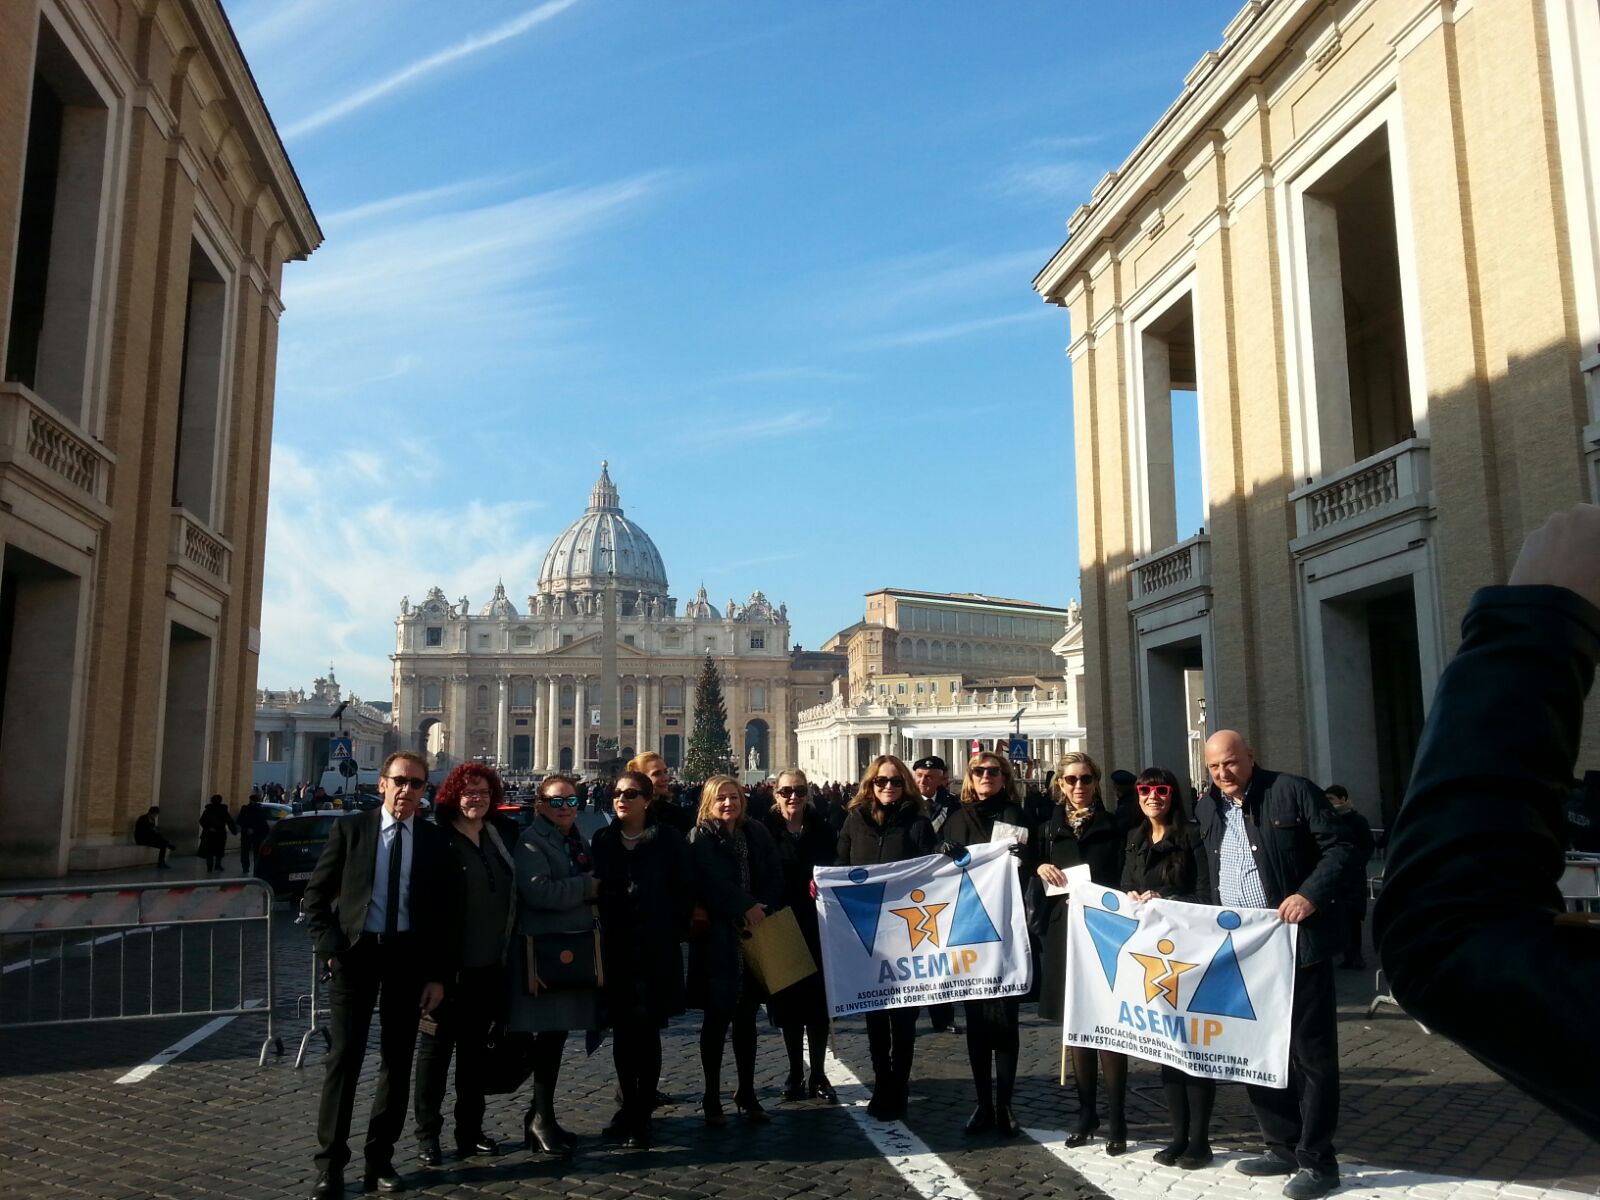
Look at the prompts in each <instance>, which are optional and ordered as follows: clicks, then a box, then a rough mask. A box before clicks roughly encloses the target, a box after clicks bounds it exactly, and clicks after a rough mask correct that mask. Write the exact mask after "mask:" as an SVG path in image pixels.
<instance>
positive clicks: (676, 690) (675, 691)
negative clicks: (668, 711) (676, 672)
mask: <svg viewBox="0 0 1600 1200" xmlns="http://www.w3.org/2000/svg"><path fill="white" fill-rule="evenodd" d="M666 705H667V707H668V708H682V707H683V687H682V686H681V685H679V684H676V683H669V684H667V700H666Z"/></svg>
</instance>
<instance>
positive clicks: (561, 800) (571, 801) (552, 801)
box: [541, 796, 578, 808]
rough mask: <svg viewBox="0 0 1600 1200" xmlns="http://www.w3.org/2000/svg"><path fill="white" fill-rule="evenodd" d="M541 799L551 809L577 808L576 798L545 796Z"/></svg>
mask: <svg viewBox="0 0 1600 1200" xmlns="http://www.w3.org/2000/svg"><path fill="white" fill-rule="evenodd" d="M541 799H542V800H543V801H544V802H545V803H546V804H548V805H549V806H550V807H551V808H577V807H578V798H577V797H576V796H543V797H541Z"/></svg>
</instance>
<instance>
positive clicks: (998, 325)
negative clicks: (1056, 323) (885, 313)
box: [862, 308, 1050, 349]
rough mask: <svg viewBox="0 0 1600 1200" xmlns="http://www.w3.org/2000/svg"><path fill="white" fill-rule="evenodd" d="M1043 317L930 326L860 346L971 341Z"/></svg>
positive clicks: (1023, 315) (1037, 314)
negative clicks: (964, 339)
mask: <svg viewBox="0 0 1600 1200" xmlns="http://www.w3.org/2000/svg"><path fill="white" fill-rule="evenodd" d="M1041 314H1042V315H1044V316H1049V315H1050V310H1049V309H1046V308H1041V309H1039V311H1038V312H1034V311H1031V310H1030V311H1027V312H1019V313H1009V314H1007V315H1006V316H1001V317H978V318H975V319H973V320H970V321H953V322H951V323H950V324H948V325H932V326H928V327H926V328H922V329H908V330H905V331H904V332H901V333H891V334H885V335H884V336H883V337H877V338H870V339H868V340H867V341H865V342H863V343H862V345H863V346H864V347H867V348H876V349H892V348H896V347H901V346H927V345H931V344H932V343H934V342H949V341H954V340H955V339H956V338H964V337H970V336H971V335H972V334H975V333H983V332H986V331H987V330H991V329H1003V328H1005V327H1006V326H1008V325H1020V324H1022V323H1023V322H1025V321H1035V320H1038V319H1039V317H1040V316H1041Z"/></svg>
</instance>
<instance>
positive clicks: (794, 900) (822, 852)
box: [764, 770, 839, 1104]
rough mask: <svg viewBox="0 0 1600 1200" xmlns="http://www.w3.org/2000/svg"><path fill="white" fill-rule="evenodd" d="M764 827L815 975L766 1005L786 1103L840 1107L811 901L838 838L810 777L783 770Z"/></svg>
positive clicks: (785, 898)
mask: <svg viewBox="0 0 1600 1200" xmlns="http://www.w3.org/2000/svg"><path fill="white" fill-rule="evenodd" d="M764 823H765V825H766V827H767V832H768V833H770V834H771V835H772V842H773V845H774V846H775V847H776V848H777V851H778V863H779V865H780V866H781V868H782V870H783V903H784V907H786V908H789V909H792V910H793V911H794V917H795V921H796V923H797V924H798V925H799V926H800V933H801V935H802V936H803V937H804V938H805V939H806V946H807V947H808V948H809V949H810V951H811V958H812V961H813V962H815V963H816V964H817V968H818V969H817V971H816V973H815V974H812V975H809V976H807V977H806V978H805V979H802V980H801V981H800V982H799V983H796V984H793V985H792V986H790V987H786V988H784V989H783V991H781V992H779V993H777V995H775V996H773V997H771V998H770V999H769V1000H768V1001H767V1012H768V1013H769V1014H770V1015H771V1017H772V1021H773V1024H775V1025H776V1026H777V1027H778V1028H779V1029H781V1030H783V1046H784V1049H785V1050H787V1051H788V1052H789V1078H788V1081H787V1082H786V1083H785V1084H784V1088H783V1098H784V1099H785V1100H804V1099H805V1098H806V1097H807V1096H808V1095H809V1096H811V1097H812V1098H813V1099H817V1100H826V1101H827V1102H828V1103H829V1104H836V1103H837V1102H838V1100H839V1094H838V1093H837V1092H835V1091H834V1089H833V1084H831V1083H829V1082H828V1076H827V1073H826V1070H825V1067H824V1060H825V1059H826V1057H827V1053H828V997H827V994H826V992H825V991H824V989H823V984H822V969H821V967H822V936H821V932H820V931H819V929H818V927H817V902H816V901H815V900H814V899H812V897H811V886H812V884H811V878H812V877H811V872H812V870H813V869H814V868H816V867H831V866H832V865H833V850H834V835H833V830H832V829H830V828H829V827H828V823H827V821H825V820H824V819H823V818H822V817H820V816H819V815H818V814H817V811H816V809H815V808H813V807H812V805H811V788H810V786H809V784H808V783H807V781H806V773H805V772H804V771H799V770H789V771H784V772H783V773H782V774H780V775H779V776H778V786H777V789H776V792H775V793H774V803H773V805H772V807H771V808H770V809H768V810H767V814H766V817H765V818H764ZM808 1038H809V1039H810V1043H811V1055H810V1059H811V1078H810V1079H809V1080H808V1079H806V1077H805V1066H806V1055H805V1050H806V1041H807V1039H808Z"/></svg>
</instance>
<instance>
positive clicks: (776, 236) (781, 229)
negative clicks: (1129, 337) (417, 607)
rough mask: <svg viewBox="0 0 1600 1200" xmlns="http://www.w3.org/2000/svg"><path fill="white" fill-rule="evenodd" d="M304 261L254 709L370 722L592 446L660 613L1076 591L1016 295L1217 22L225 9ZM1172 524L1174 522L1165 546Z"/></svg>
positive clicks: (538, 537)
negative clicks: (413, 654)
mask: <svg viewBox="0 0 1600 1200" xmlns="http://www.w3.org/2000/svg"><path fill="white" fill-rule="evenodd" d="M225 7H226V9H227V11H228V14H229V17H230V18H231V20H232V21H233V23H234V27H235V29H236V31H237V33H238V36H239V39H240V42H241V44H242V45H243V47H244V50H245V54H246V56H247V57H248V59H249V61H250V64H251V67H252V70H253V71H254V73H255V76H256V79H257V81H258V83H259V85H260V87H261V90H262V93H263V95H264V96H265V98H266V101H267V104H268V107H269V108H270V110H271V112H272V115H273V118H274V120H275V121H276V122H277V124H278V128H279V130H280V132H281V133H282V135H283V138H284V141H285V144H286V145H287V147H288V150H289V153H290V156H291V158H292V159H293V161H294V164H295V167H296V169H297V170H298V172H299V175H300V178H301V181H302V183H303V184H304V186H305V189H306V192H307V194H308V195H309V197H310V199H311V203H312V205H313V207H314V208H315V210H316V212H317V215H318V217H319V219H320V220H321V223H322V227H323V229H324V231H325V233H326V235H327V241H326V242H325V244H324V245H323V246H322V248H321V249H320V250H318V251H317V253H316V254H315V255H314V256H313V257H312V258H311V259H310V260H309V261H308V262H306V263H296V264H290V265H289V266H288V267H287V268H286V270H285V279H284V299H285V303H286V305H287V311H286V312H285V314H284V317H283V323H282V329H281V339H280V344H279V358H278V377H277V408H276V421H275V425H274V429H273V468H272V494H271V509H270V517H269V526H268V539H267V542H268V544H267V582H266V592H265V601H264V611H263V614H262V662H261V673H260V679H261V685H262V686H264V687H296V686H304V685H306V684H308V683H309V681H310V679H311V678H312V677H313V676H314V675H316V674H319V673H320V672H322V671H323V670H324V669H325V668H326V667H327V665H328V663H329V662H330V661H331V662H333V663H334V664H336V666H337V668H338V671H339V676H340V680H341V682H344V683H345V684H346V685H347V686H351V687H353V688H354V689H355V690H357V691H359V692H360V693H361V694H363V695H365V696H369V697H372V698H376V699H382V698H387V696H388V693H389V664H388V661H387V655H388V654H389V653H390V651H391V650H392V649H393V618H394V616H395V615H396V613H397V611H398V606H399V601H400V597H401V596H402V595H409V596H410V597H411V598H412V599H413V600H417V599H419V598H420V597H421V596H422V595H424V594H425V593H426V591H427V589H428V588H429V586H431V585H433V584H438V585H439V586H441V587H443V588H444V589H445V592H446V593H447V594H448V595H449V596H451V597H452V598H455V597H459V596H461V595H462V594H465V595H467V596H468V597H469V598H470V599H471V601H472V604H473V607H474V608H477V607H478V606H479V605H481V604H482V603H484V602H485V601H486V600H487V599H488V597H489V594H490V592H491V591H492V590H493V587H494V584H495V581H496V579H498V578H503V579H504V580H505V583H506V587H507V590H508V592H509V593H510V594H511V596H512V598H513V600H514V601H515V602H516V603H517V605H518V606H519V607H521V606H522V604H523V603H524V598H525V597H526V595H527V594H528V593H529V592H530V591H532V590H533V585H534V580H535V579H536V577H537V574H538V570H539V564H540V562H541V560H542V558H543V555H544V551H545V548H546V547H547V546H548V544H549V542H550V539H551V538H552V537H554V535H556V534H557V533H559V532H560V530H561V529H562V528H564V527H565V526H566V525H567V524H568V523H569V522H570V521H572V520H573V519H574V518H575V517H576V516H577V515H578V514H579V513H580V512H581V511H582V509H583V506H584V504H585V503H586V502H587V497H588V490H589V488H590V486H591V485H592V484H593V482H594V479H595V477H596V475H597V474H598V470H599V463H600V460H601V459H603V458H604V459H609V460H610V462H611V472H612V476H613V478H614V479H615V481H616V483H617V486H618V488H619V489H620V491H621V494H622V502H623V506H624V508H625V509H626V511H627V513H628V515H629V516H630V517H632V518H633V519H634V520H636V521H637V522H638V523H639V524H640V525H641V526H642V527H643V528H644V529H645V530H647V531H648V532H649V533H650V535H651V536H652V537H653V538H654V539H655V541H656V544H657V545H658V546H659V547H660V550H661V553H662V556H663V558H664V559H665V561H666V564H667V571H668V574H669V576H670V579H671V583H672V588H673V593H674V594H675V595H677V596H678V597H679V598H680V600H686V599H688V598H689V597H691V596H693V595H694V592H695V589H696V588H697V587H698V586H699V584H700V583H701V582H702V581H703V582H704V583H705V585H706V588H707V590H708V591H709V592H710V593H711V596H712V597H713V599H715V600H716V601H717V602H718V603H719V604H720V603H723V602H725V601H726V600H727V599H728V598H729V597H733V598H736V599H739V600H741V601H742V600H744V599H745V598H746V597H748V596H749V594H750V593H751V592H752V591H753V590H755V589H757V588H759V589H761V590H763V591H765V592H766V593H767V595H768V596H769V597H770V598H771V599H772V600H773V602H774V603H777V602H778V601H785V602H787V603H788V606H789V613H790V619H791V622H792V625H793V632H792V637H793V641H795V642H797V643H800V644H803V645H806V646H815V645H818V644H819V643H820V642H821V641H822V640H823V639H824V638H826V637H827V636H828V635H829V634H830V633H832V632H834V631H835V630H837V629H839V628H841V627H842V626H845V625H848V624H849V623H851V622H852V621H855V620H859V619H860V616H861V611H862V595H863V593H865V592H867V591H869V590H871V589H873V588H877V587H882V586H898V587H915V588H925V589H930V590H937V591H982V592H988V593H992V594H996V595H1005V596H1016V597H1022V598H1026V599H1031V600H1037V601H1041V602H1046V603H1057V604H1065V603H1066V601H1067V600H1068V599H1069V598H1070V597H1072V596H1075V595H1077V593H1078V566H1077V564H1078V552H1077V529H1076V520H1075V513H1074V503H1073V500H1074V485H1073V452H1072V429H1071V409H1070V405H1071V394H1070V379H1069V374H1070V373H1069V364H1068V360H1067V358H1066V354H1065V347H1066V344H1067V341H1068V338H1069V333H1068V327H1067V318H1066V315H1065V313H1064V312H1063V311H1062V310H1058V309H1054V308H1049V307H1047V306H1045V305H1044V304H1043V303H1042V302H1041V301H1040V300H1039V299H1038V297H1037V296H1036V295H1035V294H1034V293H1033V292H1032V290H1031V288H1030V286H1029V284H1030V281H1031V280H1032V278H1033V276H1034V274H1035V273H1036V272H1037V271H1038V269H1039V268H1040V267H1042V266H1043V265H1044V263H1045V261H1046V260H1047V259H1048V258H1049V256H1050V254H1051V253H1053V252H1054V250H1055V249H1056V247H1057V246H1058V245H1060V243H1061V241H1062V239H1063V238H1064V237H1065V221H1066V218H1067V217H1068V215H1069V214H1070V213H1071V212H1072V210H1073V209H1074V208H1075V207H1076V206H1077V205H1078V204H1080V203H1082V202H1083V201H1084V200H1085V199H1087V197H1088V194H1089V191H1090V189H1091V188H1092V187H1093V185H1094V183H1095V182H1096V181H1097V180H1098V179H1099V178H1100V176H1101V175H1102V174H1104V172H1105V171H1106V170H1108V169H1110V168H1113V167H1115V166H1116V165H1117V164H1118V163H1119V162H1121V160H1122V159H1123V158H1124V157H1125V156H1126V155H1127V153H1128V152H1129V151H1130V150H1131V149H1132V147H1133V146H1134V145H1135V144H1136V142H1137V141H1138V139H1139V138H1140V137H1141V136H1142V135H1143V134H1144V133H1145V132H1146V131H1147V130H1148V129H1149V128H1150V126H1151V125H1152V124H1153V123H1154V122H1155V120H1156V119H1157V118H1158V117H1159V116H1160V115H1161V113H1162V112H1163V111H1164V110H1165V109H1166V108H1167V107H1168V105H1170V104H1171V103H1172V101H1173V99H1174V98H1175V97H1176V96H1177V94H1178V91H1179V89H1180V88H1181V85H1182V79H1183V76H1184V74H1185V73H1186V72H1187V71H1188V69H1189V68H1190V67H1191V66H1193V64H1194V62H1195V61H1196V60H1197V59H1198V58H1199V56H1200V55H1201V54H1202V53H1203V52H1204V51H1205V50H1207V49H1213V48H1215V47H1216V46H1217V45H1218V43H1219V42H1220V40H1221V31H1222V28H1223V26H1224V25H1225V24H1226V23H1227V21H1228V20H1229V19H1230V18H1231V17H1232V15H1233V13H1234V11H1235V10H1236V9H1237V7H1238V4H1237V0H1232V2H1230V3H1213V2H1211V0H1182V2H1179V0H1168V2H1166V3H1143V2H1137V0H1118V2H1115V3H1104V2H1100V3H1089V2H1078V0H1071V2H1066V0H1057V2H1055V3H1044V2H1029V0H1008V2H1003V3H1002V2H1000V0H994V2H979V0H969V2H967V3H953V2H931V3H919V4H912V3H865V2H862V3H853V2H852V3H845V2H842V0H841V2H834V0H807V3H805V4H792V3H790V4H778V3H762V2H755V0H703V2H702V0H672V2H665V0H650V2H645V0H630V2H620V0H549V2H547V3H542V4H541V3H529V2H527V0H517V2H511V0H504V2H493V3H491V2H489V0H467V2H464V3H454V4H442V3H438V2H437V0H382V2H380V0H225ZM1180 523H1181V524H1187V525H1188V526H1189V527H1190V529H1191V531H1192V527H1193V526H1194V525H1195V524H1198V517H1194V516H1191V517H1190V518H1188V519H1187V520H1185V519H1183V518H1180Z"/></svg>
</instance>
